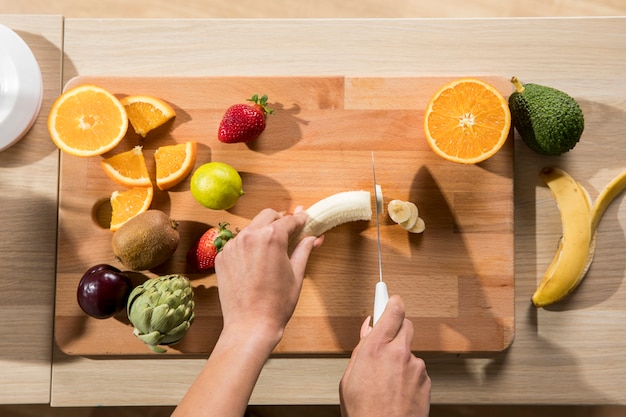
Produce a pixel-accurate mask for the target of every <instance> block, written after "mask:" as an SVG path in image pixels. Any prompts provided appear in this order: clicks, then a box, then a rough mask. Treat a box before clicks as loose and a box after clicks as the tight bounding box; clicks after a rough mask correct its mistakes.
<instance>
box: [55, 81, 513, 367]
mask: <svg viewBox="0 0 626 417" xmlns="http://www.w3.org/2000/svg"><path fill="white" fill-rule="evenodd" d="M481 78H482V79H483V80H485V81H488V82H490V83H491V84H493V85H494V86H495V87H496V88H498V89H499V90H500V91H501V92H502V94H503V95H505V96H508V94H509V92H510V91H511V90H512V87H511V85H510V83H509V81H508V79H505V78H502V77H497V76H496V77H494V76H485V77H481ZM448 80H450V78H443V77H431V78H423V77H402V78H372V77H341V76H337V77H331V76H329V77H297V78H293V77H289V78H281V77H213V78H120V77H111V78H90V77H79V78H75V79H73V80H71V81H70V82H69V84H68V86H67V87H68V88H69V87H70V86H76V85H79V84H85V83H92V84H97V85H100V86H102V87H104V88H106V89H108V90H109V91H111V92H112V93H114V94H116V95H117V96H118V97H123V96H125V95H131V94H148V95H153V96H157V97H160V98H162V99H164V100H166V101H168V102H169V103H170V104H171V105H172V106H173V107H174V108H175V110H176V113H177V115H176V118H175V119H174V120H173V121H172V122H170V123H168V124H167V125H165V126H164V127H162V128H159V129H158V130H156V131H154V132H151V133H150V134H149V135H148V137H147V138H146V139H144V140H142V139H141V138H140V137H139V136H137V135H136V134H135V133H134V132H132V129H130V131H129V133H128V134H127V137H126V138H125V140H124V141H123V142H122V144H121V145H119V146H118V147H117V148H116V149H114V150H113V151H111V153H109V154H107V155H106V156H108V155H111V154H114V153H118V152H120V151H124V150H127V149H130V148H131V147H133V146H135V145H137V144H141V145H143V149H144V154H145V156H146V160H147V163H148V168H149V170H150V172H153V170H154V163H153V159H152V155H153V153H154V150H155V149H156V148H157V147H159V146H162V145H166V144H173V143H177V142H184V141H188V140H195V141H197V142H198V159H197V161H196V167H198V166H200V165H201V164H203V163H205V162H209V161H221V162H226V163H228V164H230V165H232V166H233V167H235V168H236V169H237V170H238V171H240V173H241V176H242V178H243V184H244V191H245V195H244V196H243V197H241V199H240V200H239V202H238V203H237V205H236V206H235V207H234V208H233V209H231V210H229V211H213V210H209V209H206V208H204V207H202V206H200V205H199V204H198V203H197V202H196V201H195V200H194V199H193V197H192V196H191V193H190V192H189V178H187V180H186V181H184V182H183V183H181V184H179V185H178V186H176V187H175V188H173V189H171V190H169V191H167V192H163V191H158V189H156V188H155V197H154V201H153V205H152V208H155V209H160V210H163V211H165V212H166V213H168V214H169V215H170V216H171V217H172V218H174V219H176V220H177V221H178V222H179V231H180V233H181V243H180V245H179V247H178V249H177V251H176V253H175V254H174V256H173V257H172V259H170V260H169V261H168V262H166V263H165V264H164V265H161V266H159V267H158V268H156V269H154V270H153V271H146V272H144V273H143V276H142V277H141V278H142V279H145V278H149V277H155V276H157V275H161V274H166V273H182V274H185V275H187V276H188V277H189V278H190V279H191V280H192V282H193V285H194V287H195V294H196V319H195V322H194V323H193V325H192V327H191V329H190V331H189V333H188V334H187V336H186V337H185V338H184V339H183V341H182V342H181V343H179V344H177V345H175V346H172V347H170V348H169V349H168V351H169V354H183V355H207V354H209V353H210V352H211V350H212V348H213V346H214V344H215V342H216V340H217V338H218V336H219V333H220V330H221V326H222V320H221V313H220V304H219V299H218V293H217V286H216V278H215V275H214V274H213V273H204V274H197V273H193V271H190V270H188V268H187V267H186V264H185V254H186V252H187V250H188V249H189V248H190V247H191V245H192V244H193V242H194V241H195V240H196V239H197V238H198V237H199V236H200V235H201V234H202V233H203V232H204V231H205V230H206V229H207V228H208V227H209V226H211V225H216V224H218V223H220V222H228V223H230V224H231V226H232V227H233V228H243V227H245V226H246V225H247V224H248V223H249V222H250V220H251V219H252V218H253V217H254V216H255V215H256V214H257V213H258V212H259V211H260V210H261V209H263V208H266V207H271V208H273V209H276V210H284V211H291V210H293V209H294V208H295V207H296V206H297V205H303V206H305V207H308V206H309V205H311V204H313V203H314V202H316V201H318V200H320V199H322V198H324V197H327V196H329V195H331V194H334V193H337V192H340V191H346V190H368V191H371V190H372V188H373V187H372V172H371V151H374V152H375V156H376V175H377V182H378V183H379V184H380V185H381V186H382V190H383V194H384V199H385V202H386V203H387V202H389V201H390V200H392V199H396V198H397V199H403V200H411V201H413V202H415V203H416V204H417V205H418V207H419V210H420V216H421V217H423V218H424V220H425V222H426V231H425V232H424V233H423V234H408V233H406V232H405V231H403V230H402V229H401V228H400V227H399V226H398V225H396V224H394V223H393V222H391V220H389V218H388V217H387V216H384V217H382V219H383V220H382V223H381V230H380V234H381V240H382V259H383V268H384V275H385V280H386V282H387V285H388V288H389V292H390V293H391V294H393V293H398V294H400V295H402V297H403V298H404V300H405V303H406V307H407V316H408V317H409V318H410V319H411V320H412V321H413V324H414V326H415V338H414V341H413V345H412V348H413V350H414V351H418V352H497V351H501V350H503V349H506V348H507V347H508V346H509V345H510V343H511V342H512V340H513V335H514V308H513V304H514V268H513V255H514V247H513V246H514V245H513V143H512V142H513V141H512V135H511V136H510V137H509V140H508V141H507V144H506V145H505V146H504V148H503V149H502V150H501V151H500V152H499V153H498V154H497V155H495V156H494V157H492V158H491V159H489V160H488V161H486V162H484V163H482V164H479V165H474V166H465V165H460V164H455V163H451V162H448V161H445V160H443V159H442V158H440V157H439V156H437V155H436V154H435V153H433V152H432V151H431V150H430V148H429V147H428V145H427V143H426V142H425V140H424V133H423V128H422V126H423V118H424V117H423V116H424V109H425V107H426V105H427V103H428V100H429V98H430V97H431V96H432V94H433V93H434V92H435V91H436V90H437V89H438V88H439V87H441V85H443V84H444V83H445V82H447V81H448ZM254 93H260V94H262V93H265V94H267V95H268V96H269V97H270V103H271V107H273V108H274V109H275V113H274V114H273V115H272V116H269V118H268V127H267V129H266V131H265V132H264V133H263V135H262V136H261V137H260V138H259V139H258V140H257V141H255V142H253V143H251V144H248V145H246V144H228V145H227V144H223V143H221V142H219V141H218V140H217V138H216V132H217V126H218V123H219V120H220V118H221V116H222V114H223V113H224V110H225V109H226V108H227V107H228V106H230V105H231V104H234V103H238V102H243V101H245V99H246V98H248V97H250V96H251V95H252V94H254ZM100 160H101V157H93V158H77V157H73V156H70V155H66V154H62V155H61V168H60V184H59V190H60V197H59V204H60V206H59V223H58V232H59V233H58V253H57V257H58V262H57V280H56V302H55V306H56V308H55V339H56V342H57V344H58V346H59V347H60V348H61V349H62V350H63V351H64V352H65V353H67V354H71V355H134V354H152V353H151V351H150V350H149V349H148V348H147V347H146V346H145V345H144V344H143V343H142V342H140V341H139V340H138V339H137V338H136V337H135V336H133V334H132V326H131V325H130V324H129V323H128V320H127V319H126V317H125V314H124V313H120V314H118V315H117V316H115V317H113V318H110V319H106V320H96V319H93V318H90V317H88V316H86V315H85V314H84V313H83V312H82V310H80V308H79V306H78V304H77V302H76V288H77V284H78V281H79V280H80V278H81V276H82V274H83V273H84V271H85V270H87V269H88V268H89V267H91V266H92V265H95V264H99V263H110V264H112V265H116V266H118V267H120V268H122V269H123V266H122V265H121V264H120V263H119V262H118V261H117V260H116V259H115V258H114V256H113V253H112V250H111V236H112V234H111V232H110V231H109V230H108V229H107V223H106V222H107V220H108V219H109V218H110V205H108V199H109V197H110V194H111V192H113V191H114V190H119V189H120V187H119V186H117V185H116V184H114V183H113V182H112V181H111V180H110V179H109V178H108V177H107V176H106V175H105V174H104V172H103V171H102V169H101V167H100ZM107 216H109V217H108V218H107ZM376 251H377V245H376V230H375V227H374V222H373V221H372V222H355V223H351V224H345V225H342V226H339V227H337V228H335V229H332V230H331V231H329V232H328V233H327V234H326V239H325V242H324V245H323V246H322V247H321V248H319V249H318V250H316V251H315V252H314V253H313V255H312V257H311V259H310V261H309V264H308V267H307V273H306V279H305V282H304V286H303V289H302V294H301V297H300V301H299V304H298V306H297V308H296V311H295V313H294V316H293V318H292V320H291V321H290V323H289V325H288V327H287V329H286V332H285V335H284V339H283V341H282V342H281V343H280V344H279V345H278V346H277V348H276V350H275V353H276V354H327V355H328V354H331V355H332V354H339V355H343V354H347V353H349V352H350V351H351V350H352V349H353V348H354V346H355V345H356V344H357V342H358V335H359V328H360V325H361V323H362V321H363V320H364V318H365V317H366V316H367V315H370V314H372V309H373V300H374V286H375V284H376V282H377V280H378V265H377V255H376V253H377V252H376Z"/></svg>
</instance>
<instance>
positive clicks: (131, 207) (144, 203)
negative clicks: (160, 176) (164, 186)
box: [110, 187, 154, 232]
mask: <svg viewBox="0 0 626 417" xmlns="http://www.w3.org/2000/svg"><path fill="white" fill-rule="evenodd" d="M153 193H154V191H153V190H152V187H133V188H131V189H129V190H126V191H113V193H112V194H111V209H112V212H111V226H110V229H111V231H112V232H114V231H116V230H117V229H119V228H120V227H121V226H122V225H123V224H124V223H126V222H127V221H128V220H130V219H132V218H133V217H135V216H136V215H138V214H140V213H143V212H144V211H146V210H148V209H149V208H150V204H152V196H153Z"/></svg>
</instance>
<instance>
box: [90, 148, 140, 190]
mask: <svg viewBox="0 0 626 417" xmlns="http://www.w3.org/2000/svg"><path fill="white" fill-rule="evenodd" d="M101 163H102V169H104V172H105V173H106V174H107V175H108V176H109V178H111V179H112V180H113V181H115V182H116V183H118V184H120V185H123V186H125V187H148V186H150V185H152V182H151V181H150V176H149V175H148V168H147V167H146V160H145V159H144V157H143V152H142V148H141V146H135V147H134V148H133V149H131V150H129V151H126V152H122V153H118V154H117V155H113V156H111V157H109V158H105V159H103V160H102V161H101Z"/></svg>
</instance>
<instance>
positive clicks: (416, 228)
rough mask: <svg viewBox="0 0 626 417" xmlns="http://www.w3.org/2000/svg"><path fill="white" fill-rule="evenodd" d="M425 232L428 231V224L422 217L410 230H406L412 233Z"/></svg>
mask: <svg viewBox="0 0 626 417" xmlns="http://www.w3.org/2000/svg"><path fill="white" fill-rule="evenodd" d="M401 226H402V225H401ZM424 230H426V222H424V219H422V218H421V217H418V218H417V221H416V222H415V224H414V225H413V226H412V227H411V228H410V229H406V231H407V232H410V233H422V232H423V231H424Z"/></svg>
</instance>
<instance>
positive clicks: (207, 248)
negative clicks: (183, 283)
mask: <svg viewBox="0 0 626 417" xmlns="http://www.w3.org/2000/svg"><path fill="white" fill-rule="evenodd" d="M227 226H228V223H220V224H219V226H215V227H211V228H210V229H209V230H207V231H206V232H204V234H203V235H202V236H201V237H200V239H198V241H197V242H196V243H195V244H194V245H193V246H192V247H191V249H189V252H187V263H189V264H190V265H191V266H192V267H193V268H195V269H198V270H200V271H203V270H206V269H211V268H214V267H215V257H216V256H217V254H218V253H219V252H220V251H221V250H222V248H224V245H225V244H226V242H228V241H229V240H230V239H232V238H233V233H232V232H231V231H230V230H228V228H227Z"/></svg>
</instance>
